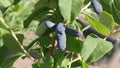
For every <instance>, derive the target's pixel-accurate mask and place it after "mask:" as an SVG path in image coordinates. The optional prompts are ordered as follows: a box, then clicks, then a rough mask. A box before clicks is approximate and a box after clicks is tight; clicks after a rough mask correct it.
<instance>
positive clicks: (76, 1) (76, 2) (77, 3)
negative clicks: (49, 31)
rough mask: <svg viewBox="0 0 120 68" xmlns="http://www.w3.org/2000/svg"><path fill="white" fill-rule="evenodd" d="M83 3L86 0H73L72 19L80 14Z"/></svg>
mask: <svg viewBox="0 0 120 68" xmlns="http://www.w3.org/2000/svg"><path fill="white" fill-rule="evenodd" d="M83 3H84V0H72V10H71V20H72V21H73V20H74V19H76V17H77V16H79V14H80V10H81V8H82V5H83Z"/></svg>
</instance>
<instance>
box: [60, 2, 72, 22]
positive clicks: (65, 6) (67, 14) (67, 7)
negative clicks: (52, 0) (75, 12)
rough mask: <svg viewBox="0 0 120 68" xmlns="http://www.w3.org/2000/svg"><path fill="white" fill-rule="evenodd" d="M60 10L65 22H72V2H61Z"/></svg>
mask: <svg viewBox="0 0 120 68" xmlns="http://www.w3.org/2000/svg"><path fill="white" fill-rule="evenodd" d="M59 9H60V11H61V14H62V16H63V18H64V19H65V21H67V22H70V19H71V9H72V0H59Z"/></svg>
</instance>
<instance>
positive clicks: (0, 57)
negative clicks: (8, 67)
mask: <svg viewBox="0 0 120 68" xmlns="http://www.w3.org/2000/svg"><path fill="white" fill-rule="evenodd" d="M7 52H8V48H7V47H6V46H2V47H0V54H1V55H0V66H1V63H2V62H3V61H4V60H5V58H6V56H7Z"/></svg>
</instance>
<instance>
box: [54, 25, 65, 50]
mask: <svg viewBox="0 0 120 68" xmlns="http://www.w3.org/2000/svg"><path fill="white" fill-rule="evenodd" d="M55 32H56V33H57V44H58V48H59V49H60V50H61V51H64V50H65V48H66V33H65V27H64V25H63V24H62V23H59V24H56V27H55Z"/></svg>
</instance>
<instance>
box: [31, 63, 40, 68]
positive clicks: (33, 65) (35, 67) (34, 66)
mask: <svg viewBox="0 0 120 68" xmlns="http://www.w3.org/2000/svg"><path fill="white" fill-rule="evenodd" d="M32 68H40V67H39V65H38V63H35V64H32Z"/></svg>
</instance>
